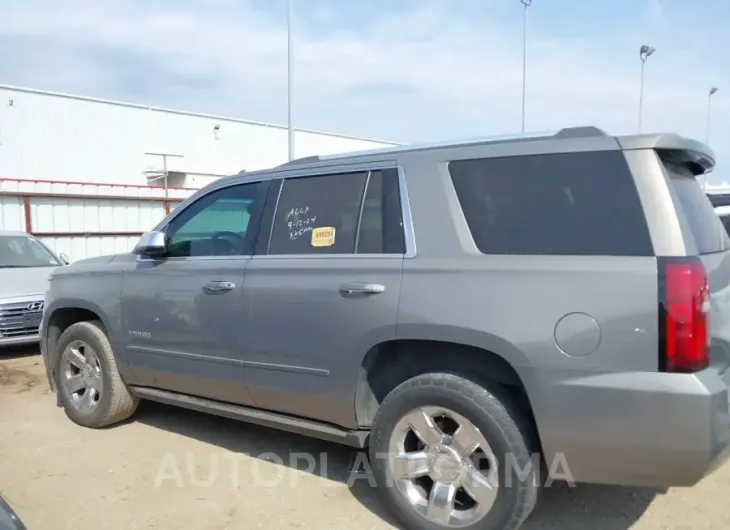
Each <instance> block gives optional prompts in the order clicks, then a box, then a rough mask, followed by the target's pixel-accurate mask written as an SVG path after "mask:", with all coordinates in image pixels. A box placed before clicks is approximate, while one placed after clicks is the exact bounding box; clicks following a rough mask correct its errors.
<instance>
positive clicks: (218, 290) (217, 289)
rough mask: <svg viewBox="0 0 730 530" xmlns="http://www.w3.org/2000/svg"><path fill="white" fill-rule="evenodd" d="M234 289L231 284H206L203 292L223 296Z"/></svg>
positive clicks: (233, 284)
mask: <svg viewBox="0 0 730 530" xmlns="http://www.w3.org/2000/svg"><path fill="white" fill-rule="evenodd" d="M235 288H236V284H235V283H233V282H217V281H216V282H206V283H205V285H203V291H205V292H206V293H208V294H223V293H227V292H228V291H232V290H233V289H235Z"/></svg>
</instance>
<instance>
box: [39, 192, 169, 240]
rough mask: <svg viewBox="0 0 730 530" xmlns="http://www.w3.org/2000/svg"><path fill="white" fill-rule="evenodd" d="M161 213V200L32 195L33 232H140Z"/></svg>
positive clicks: (152, 223) (156, 219) (163, 211)
mask: <svg viewBox="0 0 730 530" xmlns="http://www.w3.org/2000/svg"><path fill="white" fill-rule="evenodd" d="M164 216H165V209H164V206H163V204H162V203H161V202H149V201H135V200H108V199H96V198H88V199H70V198H66V197H34V198H32V199H31V219H32V225H31V227H32V230H33V232H42V233H47V232H81V233H84V232H144V231H146V230H149V229H150V228H152V226H154V225H155V224H156V223H157V221H159V220H160V219H162V218H163V217H164Z"/></svg>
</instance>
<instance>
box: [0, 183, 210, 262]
mask: <svg viewBox="0 0 730 530" xmlns="http://www.w3.org/2000/svg"><path fill="white" fill-rule="evenodd" d="M195 191H196V190H194V189H182V188H180V189H175V190H172V189H168V195H169V196H168V197H165V196H164V193H165V190H163V189H161V188H158V187H155V188H152V187H149V186H137V185H125V184H99V183H91V184H87V183H78V182H58V181H38V180H28V181H19V180H14V179H0V229H5V230H21V231H26V232H30V233H31V234H34V235H36V236H38V237H40V238H41V240H43V241H44V242H46V243H47V244H48V245H49V246H50V247H51V248H52V249H53V250H55V251H56V252H58V253H60V252H63V253H65V254H66V255H68V256H69V258H71V260H72V261H76V260H80V259H83V258H87V257H92V256H99V255H105V254H115V253H119V252H129V251H130V250H131V249H132V248H133V247H134V244H135V243H136V242H137V240H138V239H139V235H140V234H141V233H143V232H145V231H147V230H149V229H150V228H152V227H153V226H154V225H156V224H157V223H158V222H159V221H160V220H161V219H162V218H163V217H164V216H165V215H166V214H167V212H168V211H171V210H173V209H174V208H175V207H176V206H177V205H178V204H179V203H180V201H182V200H183V198H185V197H187V196H189V195H190V194H192V193H194V192H195Z"/></svg>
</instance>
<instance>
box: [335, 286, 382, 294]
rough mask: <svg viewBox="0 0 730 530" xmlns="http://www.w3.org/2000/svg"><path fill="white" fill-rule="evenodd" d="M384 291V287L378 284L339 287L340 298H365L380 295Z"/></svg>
mask: <svg viewBox="0 0 730 530" xmlns="http://www.w3.org/2000/svg"><path fill="white" fill-rule="evenodd" d="M384 291H385V285H381V284H379V283H345V284H343V285H340V294H341V295H342V296H365V295H369V294H380V293H382V292H384Z"/></svg>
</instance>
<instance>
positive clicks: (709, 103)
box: [702, 86, 717, 193]
mask: <svg viewBox="0 0 730 530" xmlns="http://www.w3.org/2000/svg"><path fill="white" fill-rule="evenodd" d="M715 92H717V87H716V86H714V87H712V88H711V89H710V91H709V92H708V93H707V126H706V129H705V143H706V144H707V145H710V115H711V112H712V96H713V95H714V94H715ZM702 189H703V190H704V191H705V193H706V192H707V173H705V178H704V181H703V185H702Z"/></svg>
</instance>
